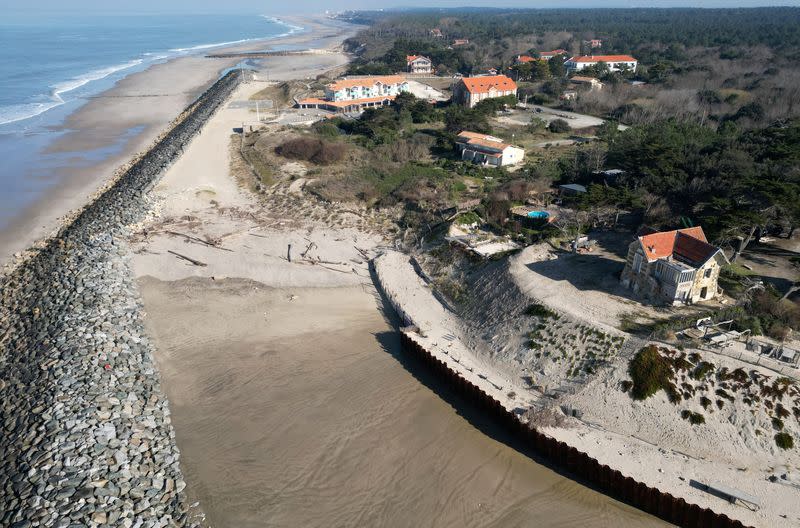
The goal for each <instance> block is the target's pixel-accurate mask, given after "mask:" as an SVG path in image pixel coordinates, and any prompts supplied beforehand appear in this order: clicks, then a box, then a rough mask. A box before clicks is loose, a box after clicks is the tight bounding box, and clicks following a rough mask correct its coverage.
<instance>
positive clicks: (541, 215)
mask: <svg viewBox="0 0 800 528" xmlns="http://www.w3.org/2000/svg"><path fill="white" fill-rule="evenodd" d="M549 216H550V213H548V212H547V211H530V212H529V213H528V218H534V219H536V220H546V219H547V218H548V217H549Z"/></svg>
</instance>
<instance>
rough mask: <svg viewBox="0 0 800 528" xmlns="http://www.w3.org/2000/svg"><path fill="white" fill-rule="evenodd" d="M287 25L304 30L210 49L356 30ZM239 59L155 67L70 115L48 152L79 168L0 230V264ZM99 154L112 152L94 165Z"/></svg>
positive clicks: (285, 62)
mask: <svg viewBox="0 0 800 528" xmlns="http://www.w3.org/2000/svg"><path fill="white" fill-rule="evenodd" d="M284 20H286V21H287V22H289V23H291V24H293V25H296V26H302V27H303V28H304V31H302V32H300V33H296V34H293V35H289V36H286V37H281V38H275V39H267V40H264V41H253V42H248V43H247V44H245V45H237V46H232V47H229V48H219V49H215V50H214V51H215V52H221V51H251V50H263V49H265V48H269V47H278V46H280V47H296V48H299V49H304V48H307V47H310V46H314V47H317V48H334V47H337V46H339V45H340V44H341V41H342V40H343V39H344V38H346V37H347V36H349V35H350V34H352V33H353V32H354V31H355V28H356V26H352V25H347V24H342V23H339V22H334V21H330V20H328V19H326V18H324V17H322V16H318V17H317V16H302V17H299V16H298V17H284ZM238 61H239V59H209V58H205V57H204V56H203V55H192V56H186V57H181V58H177V59H174V60H171V61H168V62H166V63H163V64H156V65H153V66H151V67H150V68H148V69H147V70H145V71H142V72H139V73H134V74H131V75H129V76H127V77H125V78H124V79H122V80H121V81H119V82H118V83H117V84H116V85H115V86H114V87H113V88H111V89H110V90H108V91H106V92H103V93H101V94H99V95H98V96H95V97H93V98H92V99H91V100H90V101H89V102H87V103H86V104H85V105H83V106H82V107H80V108H79V109H78V110H77V111H76V112H74V113H73V114H71V115H70V116H68V117H67V119H66V121H65V123H64V125H63V127H62V129H61V130H62V131H63V132H64V134H63V135H61V136H60V137H59V139H58V140H57V141H55V142H54V143H53V144H52V145H50V146H49V147H48V152H55V153H62V154H68V155H69V156H70V158H71V159H72V160H73V161H78V162H79V163H74V165H75V166H78V167H80V168H71V169H70V168H60V169H59V168H58V167H56V168H54V174H53V175H52V177H54V178H57V179H58V182H59V183H58V184H57V185H56V186H54V187H53V188H52V189H51V190H50V191H49V192H48V194H47V196H46V197H45V198H43V199H42V200H41V201H39V202H37V203H35V204H34V205H32V206H31V207H29V208H28V209H26V210H25V211H24V212H23V213H22V214H21V215H19V217H18V218H17V219H16V220H15V221H14V222H12V224H11V225H10V226H9V227H8V228H7V229H4V230H2V231H0V264H4V263H7V262H9V261H10V260H11V258H12V256H13V255H14V254H15V253H17V252H20V251H23V250H24V249H26V248H28V247H29V246H31V244H32V243H33V242H34V241H36V240H39V239H41V238H43V237H45V236H48V235H49V234H51V233H53V232H54V230H56V229H57V227H58V225H59V223H60V222H59V219H60V218H62V217H64V216H65V215H66V214H67V213H68V212H70V211H72V210H75V209H77V208H79V207H81V206H82V205H83V204H84V203H86V202H87V200H88V199H89V197H90V196H91V195H92V194H93V193H94V192H95V191H96V190H97V189H98V188H100V187H101V186H102V185H103V183H104V182H106V181H108V180H109V179H110V178H111V177H112V176H113V174H114V171H115V170H116V169H117V168H118V167H120V166H121V165H123V164H124V163H125V162H126V160H128V159H130V158H131V157H132V156H133V155H134V154H135V153H137V152H141V151H143V150H145V149H146V148H147V147H148V146H149V145H150V144H152V142H153V141H154V140H155V139H156V137H157V136H158V135H159V134H160V133H161V132H162V131H163V130H164V129H165V128H166V126H167V125H168V124H169V123H170V122H171V121H172V120H173V119H174V118H175V117H176V116H177V115H178V114H179V113H180V112H181V111H182V110H183V109H184V108H185V107H186V106H187V105H188V104H189V103H190V102H191V101H193V100H194V99H195V98H196V97H197V96H198V95H199V94H200V93H202V92H203V91H204V90H205V89H206V88H207V87H208V86H209V85H210V84H211V83H212V82H214V81H215V80H216V79H217V78H218V76H219V74H220V73H221V72H223V71H224V70H226V69H227V68H230V67H232V66H234V65H235V64H237V62H238ZM265 64H267V66H268V69H269V72H270V74H272V75H274V76H275V78H278V77H280V76H281V75H288V74H290V73H291V72H294V73H295V74H297V73H298V72H297V70H296V68H297V66H296V65H295V64H294V62H293V60H292V58H291V57H271V58H269V59H268V60H267V61H265ZM299 73H302V72H299ZM300 76H302V75H300ZM98 152H107V153H109V154H108V155H107V156H104V157H103V159H102V160H99V161H97V160H95V158H96V157H97V156H98V154H97V153H98Z"/></svg>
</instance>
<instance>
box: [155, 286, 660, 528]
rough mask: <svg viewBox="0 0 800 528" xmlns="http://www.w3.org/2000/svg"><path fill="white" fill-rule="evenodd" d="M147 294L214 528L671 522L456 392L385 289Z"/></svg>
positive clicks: (193, 474)
mask: <svg viewBox="0 0 800 528" xmlns="http://www.w3.org/2000/svg"><path fill="white" fill-rule="evenodd" d="M140 287H141V291H142V295H143V298H144V302H145V307H146V308H147V310H148V321H149V323H148V324H149V328H150V331H151V334H152V336H153V338H154V339H155V342H156V343H157V346H158V350H159V353H158V365H159V370H160V372H161V376H162V380H163V383H164V387H165V390H166V391H167V394H168V396H169V398H170V405H171V410H172V419H173V424H174V426H175V428H176V432H177V439H178V445H179V447H180V449H181V454H182V455H181V456H182V458H181V460H182V467H183V471H184V474H185V476H186V479H187V483H188V488H187V491H188V493H189V494H190V500H199V501H200V504H201V508H202V509H203V510H204V511H205V513H206V515H207V520H208V523H209V524H210V525H211V526H237V527H242V528H248V527H253V528H255V527H263V526H285V527H291V526H308V527H311V526H320V527H322V526H392V527H400V526H408V527H411V526H437V527H443V526H454V527H455V526H475V527H479V526H480V527H488V526H497V527H510V526H541V525H542V524H541V523H540V521H538V520H537V519H539V520H540V519H548V521H547V524H546V525H547V526H554V527H555V526H564V527H567V526H576V525H584V526H590V527H600V526H608V527H611V526H631V527H632V526H665V524H664V523H662V522H660V521H658V520H655V519H653V518H651V517H649V516H647V515H645V514H643V513H641V512H639V511H637V510H635V509H633V508H631V507H628V506H626V505H623V504H620V503H618V502H616V501H613V500H611V499H609V498H607V497H605V496H603V495H601V494H599V493H597V492H594V491H592V490H589V489H587V488H585V487H583V486H581V485H580V484H578V483H575V482H573V481H570V480H569V479H566V478H564V477H562V476H560V475H558V474H557V473H555V472H553V471H552V470H550V469H547V468H545V467H543V466H541V465H539V464H537V463H536V462H534V461H533V460H531V459H530V458H528V457H527V456H526V454H524V453H521V452H519V451H517V450H516V448H517V446H516V445H514V444H513V442H512V441H511V440H510V439H509V438H507V437H505V436H504V435H503V434H502V433H501V432H500V431H498V430H496V428H495V427H494V426H493V425H492V424H491V423H487V422H486V421H485V420H482V419H481V417H480V416H477V415H476V414H477V413H473V412H471V411H470V410H469V409H468V408H466V407H465V406H464V405H462V404H461V403H460V402H459V401H458V399H457V398H455V397H454V396H452V395H448V394H447V393H446V392H445V393H443V395H440V394H441V393H440V391H441V390H442V389H441V388H440V387H439V386H438V384H437V381H436V380H435V379H431V376H430V375H429V374H427V373H426V371H425V369H424V368H421V367H420V368H417V366H416V365H414V364H413V363H411V364H408V363H407V360H406V359H404V357H403V354H402V352H401V351H400V350H399V339H398V336H397V333H396V332H395V331H394V329H393V328H392V326H391V325H390V322H389V321H387V319H386V318H385V316H384V315H383V313H382V312H381V308H382V307H381V305H380V301H379V299H377V297H376V295H375V291H374V290H373V289H372V288H371V287H364V288H362V287H336V288H289V289H282V288H277V289H276V288H270V287H266V286H265V285H263V284H262V283H258V282H254V281H250V280H242V279H227V280H217V281H211V280H210V279H202V278H190V279H184V280H179V281H159V280H156V279H153V278H149V277H145V278H142V279H141V280H140ZM290 299H293V300H290ZM451 398H453V399H451ZM493 435H494V436H493ZM507 442H508V443H507ZM509 443H510V445H509Z"/></svg>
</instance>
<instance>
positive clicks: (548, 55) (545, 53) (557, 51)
mask: <svg viewBox="0 0 800 528" xmlns="http://www.w3.org/2000/svg"><path fill="white" fill-rule="evenodd" d="M567 53H568V52H567V50H565V49H554V50H553V51H542V52H540V53H539V58H541V59H542V60H550V59H552V58H553V57H558V56H559V55H566V54H567Z"/></svg>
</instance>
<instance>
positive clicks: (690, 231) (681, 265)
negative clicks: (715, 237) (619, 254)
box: [621, 227, 728, 304]
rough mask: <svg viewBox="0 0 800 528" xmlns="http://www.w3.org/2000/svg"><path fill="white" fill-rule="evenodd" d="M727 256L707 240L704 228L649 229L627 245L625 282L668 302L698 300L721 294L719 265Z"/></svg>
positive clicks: (650, 295) (637, 290)
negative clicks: (658, 230) (718, 283)
mask: <svg viewBox="0 0 800 528" xmlns="http://www.w3.org/2000/svg"><path fill="white" fill-rule="evenodd" d="M727 262H728V259H727V258H726V257H725V254H724V253H723V252H722V250H721V249H719V248H718V247H715V246H713V245H711V244H709V243H708V241H707V240H706V235H705V233H703V228H701V227H691V228H687V229H678V230H675V231H660V232H656V231H652V230H648V231H647V232H645V233H644V234H642V235H641V236H638V237H637V239H636V240H635V241H633V242H631V244H630V246H628V257H627V259H626V262H625V269H623V270H622V276H621V280H622V284H623V285H624V286H626V287H628V288H630V289H632V290H633V291H634V292H635V293H637V294H640V295H643V296H646V297H650V298H651V299H653V300H655V301H658V302H665V303H667V304H681V303H686V304H688V303H696V302H699V301H705V300H709V299H713V298H715V297H717V296H719V295H721V294H722V292H721V290H720V289H719V288H718V286H717V279H718V277H719V272H720V268H721V267H722V266H723V265H724V264H727Z"/></svg>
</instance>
